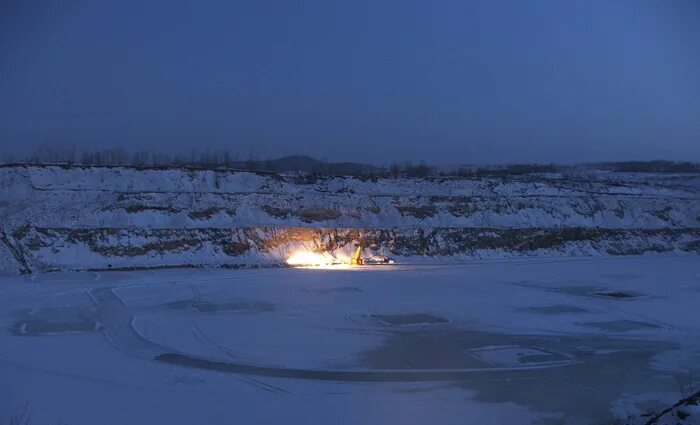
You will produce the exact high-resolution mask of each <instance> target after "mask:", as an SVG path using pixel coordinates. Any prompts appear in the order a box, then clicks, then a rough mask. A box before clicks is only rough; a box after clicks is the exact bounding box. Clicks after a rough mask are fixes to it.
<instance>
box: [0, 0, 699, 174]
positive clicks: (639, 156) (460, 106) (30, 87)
mask: <svg viewBox="0 0 700 425" xmlns="http://www.w3.org/2000/svg"><path fill="white" fill-rule="evenodd" d="M699 22H700V1H698V0H672V1H658V0H653V1H645V0H567V1H561V0H529V1H522V0H512V1H506V0H488V1H486V0H485V1H476V0H436V1H425V0H420V1H418V0H413V1H411V0H396V1H385V0H367V1H365V0H346V1H337V2H336V1H330V0H317V1H313V0H309V1H294V0H278V1H272V0H267V1H266V0H238V1H216V0H213V1H206V2H202V1H178V0H112V1H109V0H105V1H94V0H71V1H57V0H54V1H49V0H44V1H42V0H4V1H2V2H0V153H11V154H14V155H23V154H26V153H28V152H30V151H32V150H35V149H37V148H39V147H40V146H49V147H75V148H76V149H78V150H81V149H102V148H123V149H125V150H128V151H134V150H144V149H145V150H153V151H158V152H166V153H183V152H190V151H191V150H192V149H199V150H203V149H207V148H208V149H212V150H218V149H228V150H230V151H231V152H232V153H233V154H234V155H236V156H237V157H239V158H243V159H246V158H249V157H255V158H270V157H279V156H282V155H290V154H304V155H311V156H314V157H317V158H320V159H327V160H334V161H339V160H340V161H342V160H351V161H362V162H370V163H391V162H395V161H406V160H411V161H420V160H425V161H426V162H428V163H505V162H565V163H571V162H587V161H604V160H645V159H671V160H692V161H700V25H699V24H698V23H699Z"/></svg>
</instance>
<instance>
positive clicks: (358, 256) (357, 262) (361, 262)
mask: <svg viewBox="0 0 700 425" xmlns="http://www.w3.org/2000/svg"><path fill="white" fill-rule="evenodd" d="M363 250H364V248H363V247H362V245H360V246H358V247H357V250H356V251H355V255H353V256H352V258H350V265H351V266H367V265H374V264H394V261H393V260H392V259H390V258H386V257H382V258H376V257H375V258H364V257H363V256H362V251H363Z"/></svg>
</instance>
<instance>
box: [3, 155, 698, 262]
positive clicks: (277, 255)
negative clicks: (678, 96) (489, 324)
mask: <svg viewBox="0 0 700 425" xmlns="http://www.w3.org/2000/svg"><path fill="white" fill-rule="evenodd" d="M0 220H1V221H0V232H1V233H0V270H1V271H2V272H4V273H17V272H21V271H24V272H26V271H46V270H65V269H90V268H110V267H112V268H116V267H158V266H180V265H193V266H199V265H207V266H238V265H258V264H275V263H282V262H283V261H284V259H285V258H286V257H287V256H288V255H289V254H290V253H291V252H292V251H294V250H296V249H299V248H302V247H303V248H305V249H312V250H316V251H319V252H321V251H323V252H331V253H341V252H342V253H344V254H348V253H349V252H350V251H351V250H352V249H353V246H354V244H355V243H358V242H362V243H363V244H364V245H365V246H366V247H368V248H369V252H368V253H374V254H377V255H388V256H392V257H401V258H403V257H407V258H408V259H410V260H415V259H417V257H423V256H430V257H443V259H447V258H452V257H489V256H514V255H622V254H639V253H643V252H649V251H652V252H666V251H685V252H697V251H698V250H700V176H698V175H656V174H620V173H588V174H587V175H572V176H561V175H529V176H524V177H520V178H518V179H510V180H502V179H454V178H443V179H440V178H433V179H375V180H370V179H367V180H362V179H358V178H342V177H334V178H318V179H309V178H304V177H298V176H279V175H274V174H255V173H247V172H232V171H214V170H186V169H161V170H157V169H134V168H124V167H57V166H45V167H40V166H8V167H0Z"/></svg>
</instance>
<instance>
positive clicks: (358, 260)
mask: <svg viewBox="0 0 700 425" xmlns="http://www.w3.org/2000/svg"><path fill="white" fill-rule="evenodd" d="M363 264H365V259H364V258H362V245H360V246H358V247H357V251H355V255H353V256H352V258H351V259H350V265H351V266H361V265H363Z"/></svg>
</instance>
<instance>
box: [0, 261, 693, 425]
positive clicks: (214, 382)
mask: <svg viewBox="0 0 700 425" xmlns="http://www.w3.org/2000/svg"><path fill="white" fill-rule="evenodd" d="M699 306H700V257H697V256H691V255H689V256H663V257H653V256H644V257H625V258H619V257H618V258H585V259H556V260H555V259H532V260H508V261H480V262H469V263H461V264H422V265H414V266H410V265H394V266H376V267H360V268H352V269H259V270H190V269H173V270H158V271H133V272H116V271H115V272H107V273H103V272H99V273H88V272H85V273H56V274H46V275H35V276H21V277H11V278H2V279H0V320H2V323H3V328H4V331H3V332H2V333H0V418H6V417H9V416H11V415H12V414H15V412H18V411H20V410H21V409H23V408H24V406H27V408H28V410H30V411H31V415H32V422H33V423H64V424H68V425H72V424H88V423H99V424H125V423H154V424H155V423H159V424H161V423H163V424H192V423H207V424H219V423H221V424H224V423H242V424H250V423H287V424H296V423H299V424H302V423H348V424H351V423H363V424H367V423H401V424H424V423H440V424H442V423H445V424H447V423H450V424H452V423H454V424H463V423H479V424H489V423H493V424H497V423H509V424H520V423H522V424H527V423H540V424H557V423H566V424H579V423H581V424H597V423H601V421H610V420H612V419H614V418H616V417H626V416H628V415H630V414H639V413H643V412H645V411H648V410H650V409H656V408H658V407H659V406H663V405H665V404H667V403H669V402H673V401H675V400H677V399H679V398H680V397H681V396H682V395H683V394H685V393H687V392H689V391H690V390H692V389H697V387H698V386H700V385H699V384H700V382H699V380H700V313H699V312H698V310H699Z"/></svg>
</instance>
